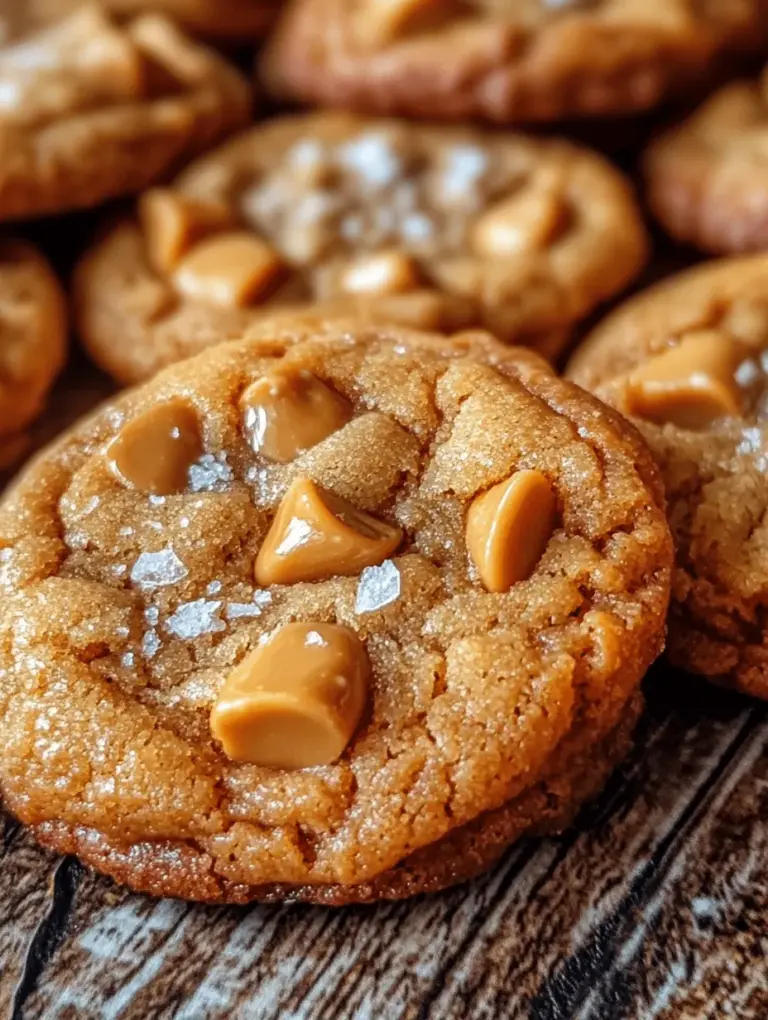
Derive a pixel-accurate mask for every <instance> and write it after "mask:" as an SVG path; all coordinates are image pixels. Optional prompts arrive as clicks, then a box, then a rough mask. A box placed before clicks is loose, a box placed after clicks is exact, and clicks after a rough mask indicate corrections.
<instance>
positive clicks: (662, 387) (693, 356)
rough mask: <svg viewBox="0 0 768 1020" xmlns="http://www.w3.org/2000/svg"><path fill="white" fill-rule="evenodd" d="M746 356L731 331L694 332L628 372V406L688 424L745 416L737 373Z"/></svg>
mask: <svg viewBox="0 0 768 1020" xmlns="http://www.w3.org/2000/svg"><path fill="white" fill-rule="evenodd" d="M741 360H742V358H741V357H740V355H739V348H738V345H737V343H736V342H735V341H734V340H733V339H732V338H731V337H729V336H728V335H727V334H724V333H721V332H719V331H717V330H702V331H701V332H696V333H691V334H689V335H688V336H686V337H684V338H683V340H682V341H681V342H680V343H679V344H677V346H675V347H672V348H671V349H670V350H668V351H664V352H663V353H662V354H657V355H656V356H655V357H653V358H651V360H650V361H647V362H645V363H644V364H641V365H639V366H638V367H637V368H636V369H635V370H634V371H633V372H632V373H631V374H630V375H629V376H628V377H627V382H626V396H625V402H624V403H625V408H626V410H627V411H628V413H629V414H634V415H637V417H638V418H645V419H646V420H648V421H655V422H658V423H660V424H663V423H664V422H672V423H673V424H675V425H679V426H680V428H686V429H700V428H706V427H707V426H708V425H710V424H711V423H712V422H713V421H715V420H717V419H718V418H725V417H727V416H729V415H731V416H732V415H739V413H740V411H741V396H740V393H739V386H738V383H737V382H736V378H735V375H734V373H735V371H736V368H737V366H738V364H739V362H740V361H741Z"/></svg>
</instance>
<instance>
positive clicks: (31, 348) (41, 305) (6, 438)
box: [0, 238, 68, 468]
mask: <svg viewBox="0 0 768 1020" xmlns="http://www.w3.org/2000/svg"><path fill="white" fill-rule="evenodd" d="M67 332H68V328H67V311H66V298H65V296H64V292H63V290H62V288H61V284H60V283H59V281H58V280H57V279H56V276H55V274H54V272H53V269H52V268H51V267H50V265H49V264H48V262H47V261H46V259H45V258H44V257H43V256H42V254H41V253H40V252H39V251H38V250H37V249H36V248H35V247H34V246H33V245H31V244H27V243H26V242H25V241H18V240H12V239H10V238H6V239H5V240H3V241H0V337H2V343H0V447H1V448H2V451H1V452H0V462H1V464H2V467H3V468H6V467H9V466H10V465H12V464H13V463H14V461H16V460H17V459H18V458H19V457H20V456H21V455H22V454H23V453H24V452H25V450H26V448H27V444H28V437H27V436H26V434H25V430H26V427H27V426H28V425H29V424H30V423H31V422H32V421H34V419H35V418H37V416H38V415H39V414H40V412H41V411H42V409H43V407H44V405H45V402H46V398H47V395H48V391H49V390H50V388H51V385H52V384H53V381H54V379H55V378H56V376H57V375H58V374H59V372H60V371H61V369H62V368H63V366H64V360H65V357H66V351H67Z"/></svg>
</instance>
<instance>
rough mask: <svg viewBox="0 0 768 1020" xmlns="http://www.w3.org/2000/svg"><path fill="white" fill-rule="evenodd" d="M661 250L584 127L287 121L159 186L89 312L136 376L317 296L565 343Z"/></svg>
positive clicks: (109, 259)
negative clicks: (579, 133) (555, 133)
mask: <svg viewBox="0 0 768 1020" xmlns="http://www.w3.org/2000/svg"><path fill="white" fill-rule="evenodd" d="M646 250H647V242H646V236H645V232H644V228H643V226H642V222H641V218H640V214H639V212H638V210H637V207H636V205H635V202H634V198H633V196H632V194H631V192H630V189H629V186H628V184H627V183H626V182H625V181H624V179H623V178H622V177H621V176H620V175H619V173H618V172H617V171H616V170H614V169H613V168H612V167H611V166H609V165H608V164H607V163H605V162H604V161H602V160H601V158H600V157H598V156H596V155H594V154H593V153H591V152H589V151H588V150H586V149H583V148H579V147H577V146H574V145H571V144H569V143H567V142H562V141H551V140H538V139H531V138H525V137H522V136H516V135H510V134H506V135H500V134H497V133H492V132H489V131H482V130H473V129H471V128H451V127H439V126H437V127H436V126H426V125H422V124H413V123H408V122H405V121H379V120H375V121H372V120H367V119H361V118H358V117H354V116H350V115H346V114H337V113H330V114H327V113H320V114H313V115H309V116H298V117H282V118H279V119H276V120H273V121H271V122H269V123H267V124H264V125H261V126H259V127H256V128H253V129H251V130H250V131H248V132H246V133H244V134H242V135H240V136H238V137H236V138H234V139H232V140H230V141H228V142H227V143H225V144H224V146H223V147H221V148H219V149H218V150H216V151H214V152H213V153H210V154H208V155H206V156H204V157H202V158H201V159H200V160H198V161H197V162H196V163H194V164H193V165H192V166H190V167H189V168H187V169H186V170H185V171H184V172H183V173H182V174H181V176H180V177H179V178H177V180H176V181H175V182H174V184H173V186H172V187H171V188H169V189H163V190H160V191H158V190H152V191H150V192H148V193H147V194H145V195H144V196H143V197H142V198H141V200H140V202H139V216H138V218H134V219H132V220H130V219H129V220H125V221H122V222H120V223H118V224H117V225H114V226H113V227H112V229H110V230H109V231H108V232H107V233H106V235H105V236H104V237H103V238H102V239H101V240H100V241H99V242H98V243H97V244H96V245H95V246H94V247H93V249H92V250H91V251H89V252H88V253H87V254H86V256H85V257H84V259H83V261H82V263H81V265H80V266H79V268H78V270H77V272H76V274H75V305H76V312H75V314H76V318H77V325H78V330H79V332H80V334H81V336H82V338H83V340H84V342H85V344H86V346H87V348H88V350H89V351H90V353H91V354H92V356H93V357H94V359H95V360H96V362H97V363H98V364H99V365H101V366H102V367H103V368H104V369H105V370H106V371H107V372H109V373H110V374H111V375H113V376H114V377H115V378H117V379H118V380H120V381H122V382H135V381H138V380H141V379H144V378H146V377H147V376H149V375H151V374H152V373H153V372H155V371H157V370H158V369H159V368H161V367H163V366H165V365H167V364H169V363H171V362H173V361H175V360H178V359H179V358H182V357H185V356H187V355H190V354H193V353H196V352H197V351H199V350H200V349H201V348H202V347H205V346H208V345H209V344H211V343H215V342H218V341H220V340H222V339H227V338H232V337H236V336H239V335H241V334H242V333H243V331H244V330H245V329H246V328H247V327H248V325H249V324H250V323H252V322H254V321H256V320H258V319H260V318H263V316H264V314H265V313H267V314H269V315H270V316H271V315H272V314H273V313H274V311H275V310H278V309H282V308H287V309H289V311H290V313H291V314H293V312H294V311H295V310H296V306H297V305H299V304H301V303H305V304H306V303H307V302H310V301H315V302H319V303H320V308H319V309H318V308H317V307H316V308H315V309H314V312H316V313H317V314H319V315H321V317H322V316H325V317H334V316H339V315H347V314H351V313H355V314H357V315H361V316H363V317H364V318H366V319H369V320H374V321H376V320H378V321H394V322H397V323H400V324H404V325H407V326H411V327H419V328H426V329H437V330H441V331H452V330H455V329H458V328H464V327H466V326H477V325H480V326H483V327H485V328H488V329H491V330H492V331H493V332H495V333H496V334H497V335H498V336H499V337H501V338H502V339H503V340H505V341H515V342H517V343H525V344H528V345H530V346H532V347H534V348H536V349H538V350H539V351H541V352H542V353H544V354H546V355H549V356H554V355H555V354H556V353H557V352H558V351H559V350H560V348H561V347H562V346H563V343H564V342H565V340H566V339H567V338H568V335H569V332H570V328H571V327H572V325H573V324H574V322H575V321H576V320H578V319H579V318H581V317H583V316H584V315H586V314H587V313H588V312H590V311H591V310H592V309H593V308H594V307H595V306H596V305H597V304H598V303H599V302H600V301H602V300H604V299H606V298H608V297H609V296H610V295H612V294H615V293H616V292H617V291H619V290H620V289H621V288H622V287H623V286H624V285H625V284H626V283H628V281H629V280H631V279H632V277H633V276H634V275H635V273H636V272H637V271H638V270H639V268H640V266H641V265H642V263H643V262H644V260H645V256H646ZM314 312H313V314H314Z"/></svg>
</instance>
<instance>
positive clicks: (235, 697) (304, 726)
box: [211, 623, 370, 769]
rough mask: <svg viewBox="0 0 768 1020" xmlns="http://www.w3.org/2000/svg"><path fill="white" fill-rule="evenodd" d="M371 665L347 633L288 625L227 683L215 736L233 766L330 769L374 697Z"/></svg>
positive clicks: (216, 710) (214, 721)
mask: <svg viewBox="0 0 768 1020" xmlns="http://www.w3.org/2000/svg"><path fill="white" fill-rule="evenodd" d="M369 677H370V664H369V661H368V656H367V655H366V651H365V648H364V646H363V644H362V643H361V641H360V640H359V639H358V637H357V636H356V635H355V634H354V633H353V632H352V631H351V630H349V629H348V628H347V627H341V626H339V625H337V624H331V623H288V624H285V625H284V626H282V627H280V628H279V629H278V630H276V631H274V632H273V633H272V634H270V635H269V637H268V638H267V640H266V641H262V643H260V644H259V645H258V646H257V647H256V648H255V649H254V650H253V651H252V652H251V653H250V655H248V656H246V658H245V659H244V660H243V661H242V662H241V663H240V665H239V666H237V667H236V668H235V669H234V670H233V671H232V672H231V673H230V674H229V676H228V677H227V679H226V680H225V682H224V686H223V687H222V689H221V693H220V694H219V697H218V700H217V701H216V704H215V705H214V707H213V710H212V712H211V732H212V733H213V736H214V737H215V738H216V739H217V740H219V741H221V744H222V746H223V748H224V752H225V754H226V755H227V756H228V757H229V758H231V759H233V760H234V761H240V762H249V763H251V764H252V765H261V766H264V767H267V768H275V769H303V768H311V767H312V766H317V765H330V764H331V763H332V762H334V761H336V760H337V759H338V758H339V756H340V755H341V754H342V752H343V751H344V748H345V747H346V746H347V744H348V743H349V741H350V739H351V738H352V736H353V735H354V732H355V730H356V729H357V726H358V724H359V722H360V717H361V715H362V713H363V709H364V708H365V704H366V701H367V697H368V681H369Z"/></svg>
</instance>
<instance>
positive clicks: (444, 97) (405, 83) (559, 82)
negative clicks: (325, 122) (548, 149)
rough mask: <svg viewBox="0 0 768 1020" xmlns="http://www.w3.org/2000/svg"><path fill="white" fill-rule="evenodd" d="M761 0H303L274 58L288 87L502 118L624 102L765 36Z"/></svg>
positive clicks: (662, 94)
mask: <svg viewBox="0 0 768 1020" xmlns="http://www.w3.org/2000/svg"><path fill="white" fill-rule="evenodd" d="M767 21H768V12H766V8H765V4H764V3H763V2H762V0H739V2H733V0H653V2H651V0H566V2H562V0H560V2H555V0H550V2H548V0H469V2H461V0H445V2H443V0H441V2H435V0H394V2H393V0H294V2H293V3H291V4H289V5H288V6H287V9H286V11H285V14H284V15H283V17H282V19H281V20H280V21H279V22H278V26H277V29H276V31H275V34H274V35H273V37H272V40H271V43H270V45H269V47H268V49H267V53H266V55H265V59H264V61H263V64H262V71H263V74H264V77H265V79H266V81H267V83H268V85H269V86H270V87H271V88H272V89H273V91H274V92H276V93H277V94H279V95H283V96H285V95H287V96H291V97H294V98H300V99H304V100H311V101H316V102H322V103H325V104H327V105H338V106H344V107H345V108H347V109H349V108H352V109H357V110H360V111H364V112H376V113H399V114H407V115H409V116H420V117H440V118H446V119H462V118H463V119H466V118H477V117H482V118H484V119H487V120H490V121H497V122H503V123H511V122H515V121H548V120H554V119H562V118H566V117H580V116H596V115H597V116H599V115H605V114H626V113H630V112H632V111H638V110H645V109H649V108H651V107H653V106H656V105H657V104H659V103H660V102H662V101H663V100H664V99H666V98H668V97H669V96H670V95H674V94H676V93H680V92H684V91H685V90H686V89H687V88H691V87H693V88H695V87H696V83H697V79H699V80H700V78H701V76H702V73H704V72H705V71H707V69H708V68H709V67H710V65H712V64H713V62H714V61H715V60H716V59H717V58H718V57H719V56H720V55H721V54H722V53H723V52H724V51H728V50H732V49H735V50H744V49H757V46H759V41H760V40H761V39H764V38H765V32H766V27H767V25H766V22H767Z"/></svg>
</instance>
